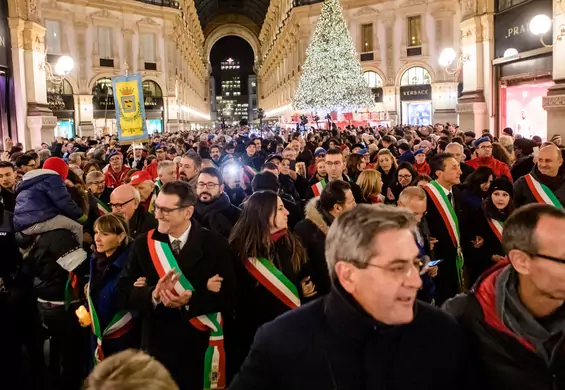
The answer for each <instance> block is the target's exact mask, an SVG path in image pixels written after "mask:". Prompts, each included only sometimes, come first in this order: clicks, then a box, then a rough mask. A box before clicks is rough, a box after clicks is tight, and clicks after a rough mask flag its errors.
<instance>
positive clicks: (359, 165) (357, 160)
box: [346, 153, 367, 183]
mask: <svg viewBox="0 0 565 390" xmlns="http://www.w3.org/2000/svg"><path fill="white" fill-rule="evenodd" d="M366 167H367V162H366V161H365V157H364V156H362V155H360V154H357V153H353V154H350V155H349V156H347V162H346V169H347V176H349V180H351V182H353V183H355V182H356V181H357V179H358V178H359V175H360V174H361V172H363V170H364V169H365V168H366Z"/></svg>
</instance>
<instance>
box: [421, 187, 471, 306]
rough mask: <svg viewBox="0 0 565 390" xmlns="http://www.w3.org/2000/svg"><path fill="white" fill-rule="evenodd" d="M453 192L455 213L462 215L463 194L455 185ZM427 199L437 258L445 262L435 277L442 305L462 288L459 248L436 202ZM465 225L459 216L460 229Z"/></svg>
mask: <svg viewBox="0 0 565 390" xmlns="http://www.w3.org/2000/svg"><path fill="white" fill-rule="evenodd" d="M452 194H453V199H454V203H455V213H456V214H457V216H458V217H460V216H461V195H460V192H459V189H458V188H456V187H453V188H452ZM427 199H428V200H427V202H428V205H427V212H428V213H427V214H426V222H427V223H428V227H429V228H430V236H431V237H434V238H435V239H437V240H438V242H437V243H436V244H435V246H434V252H435V257H436V259H437V260H439V259H441V260H443V262H441V263H440V264H439V265H438V275H437V276H436V277H435V279H434V282H435V285H436V302H437V304H438V305H441V304H442V303H443V302H445V301H446V300H447V299H448V298H451V297H453V296H455V294H457V293H458V292H459V290H460V289H459V279H458V276H457V266H456V261H455V259H456V257H457V248H456V247H455V245H453V241H452V240H451V236H450V235H449V231H448V229H447V226H446V224H445V222H444V220H443V218H442V217H441V214H440V212H439V210H438V209H437V207H436V206H435V203H434V202H433V200H432V199H431V198H430V196H427ZM464 226H465V224H464V221H463V220H462V218H459V230H460V231H462V230H464ZM461 234H463V233H461Z"/></svg>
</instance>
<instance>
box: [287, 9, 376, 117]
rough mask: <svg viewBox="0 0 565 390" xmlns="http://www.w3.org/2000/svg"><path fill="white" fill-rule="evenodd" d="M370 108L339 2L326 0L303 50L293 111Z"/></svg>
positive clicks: (369, 91) (371, 99)
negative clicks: (303, 59) (304, 54)
mask: <svg viewBox="0 0 565 390" xmlns="http://www.w3.org/2000/svg"><path fill="white" fill-rule="evenodd" d="M373 105H374V99H373V96H372V94H371V90H370V88H369V86H368V85H367V82H366V81H365V79H364V78H363V69H362V68H361V64H360V63H359V60H358V57H357V51H356V50H355V46H354V45H353V41H352V40H351V36H350V35H349V31H348V30H347V25H346V23H345V20H344V19H343V14H342V10H341V5H340V3H339V0H325V1H324V4H323V5H322V12H321V14H320V19H319V20H318V24H317V26H316V31H314V36H313V38H312V42H310V46H309V47H308V49H307V50H306V61H304V65H303V66H302V75H301V77H300V82H299V84H298V89H297V91H296V94H295V95H294V101H293V107H294V108H295V109H297V110H304V111H334V110H339V111H344V112H351V111H354V110H356V109H361V108H368V107H372V106H373Z"/></svg>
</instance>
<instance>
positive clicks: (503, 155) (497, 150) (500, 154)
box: [492, 142, 512, 167]
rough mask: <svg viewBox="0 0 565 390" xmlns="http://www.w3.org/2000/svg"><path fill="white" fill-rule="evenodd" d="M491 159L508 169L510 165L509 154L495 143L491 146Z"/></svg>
mask: <svg viewBox="0 0 565 390" xmlns="http://www.w3.org/2000/svg"><path fill="white" fill-rule="evenodd" d="M492 157H494V158H495V159H497V160H498V161H501V162H503V163H504V164H506V165H508V166H509V167H510V165H512V161H511V157H510V154H509V153H508V152H507V151H506V149H505V148H504V146H502V145H501V144H499V143H497V142H495V143H493V144H492Z"/></svg>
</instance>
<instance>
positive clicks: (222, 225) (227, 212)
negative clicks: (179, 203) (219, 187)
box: [194, 192, 241, 238]
mask: <svg viewBox="0 0 565 390" xmlns="http://www.w3.org/2000/svg"><path fill="white" fill-rule="evenodd" d="M240 215H241V210H240V209H239V208H238V207H235V206H234V205H232V204H231V203H230V198H229V197H228V196H227V195H226V193H225V192H222V193H221V194H220V197H219V198H218V199H214V201H212V202H211V203H202V202H200V201H198V202H197V203H196V206H195V208H194V218H195V219H196V220H197V221H198V222H199V223H200V224H201V225H202V226H203V227H205V228H206V229H209V230H211V231H213V232H215V233H218V234H219V235H221V236H223V237H225V238H229V236H230V233H231V230H232V228H233V226H234V225H235V223H236V222H237V220H238V219H239V216H240Z"/></svg>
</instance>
